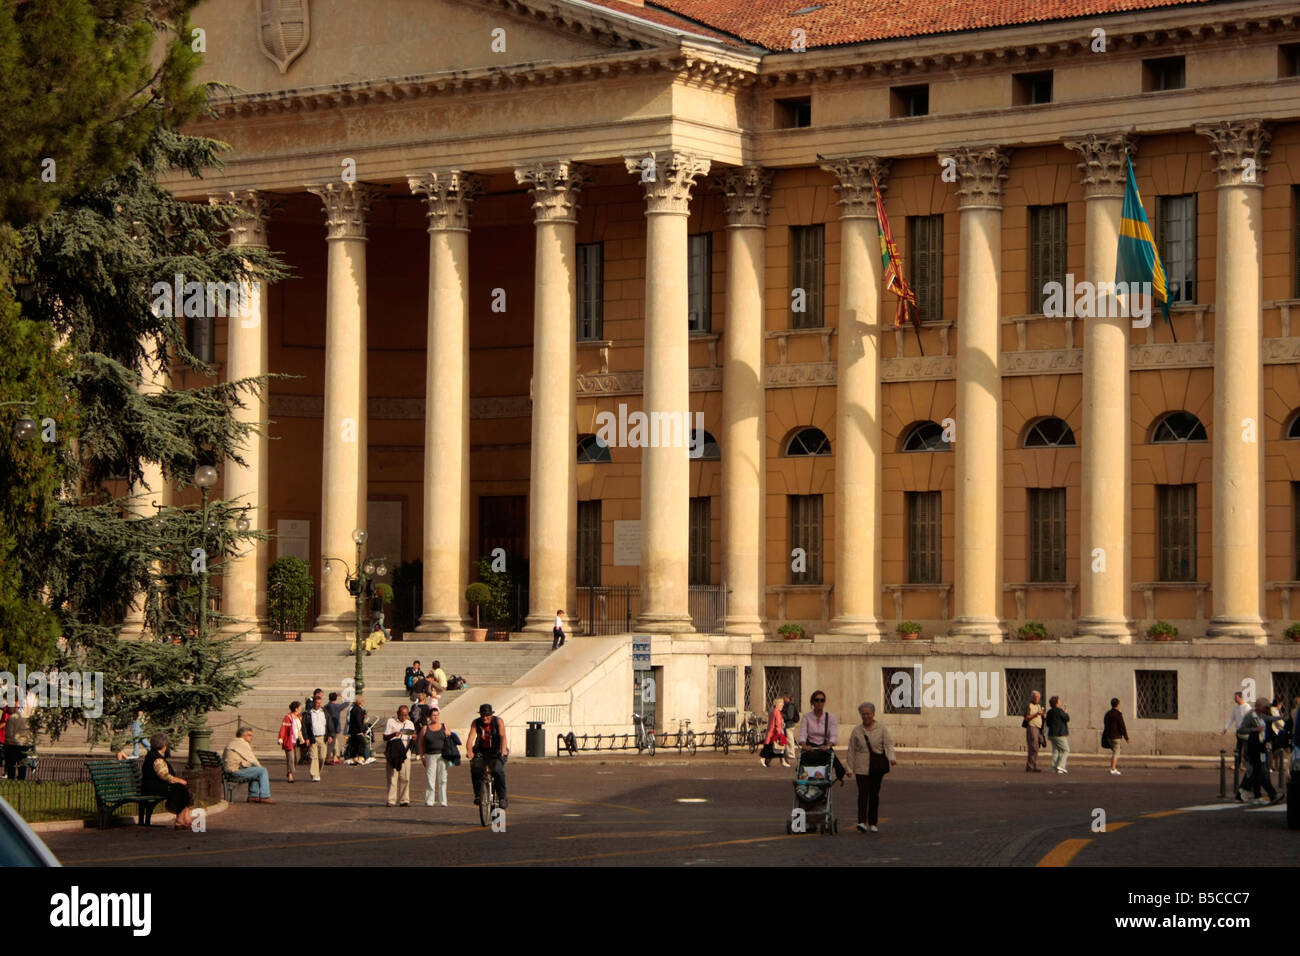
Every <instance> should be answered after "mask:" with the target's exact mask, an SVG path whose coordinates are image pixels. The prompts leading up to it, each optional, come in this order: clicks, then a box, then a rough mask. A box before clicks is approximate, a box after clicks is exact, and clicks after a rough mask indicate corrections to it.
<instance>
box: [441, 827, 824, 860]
mask: <svg viewBox="0 0 1300 956" xmlns="http://www.w3.org/2000/svg"><path fill="white" fill-rule="evenodd" d="M807 835H808V834H806V833H793V834H783V835H778V836H770V837H751V838H750V839H747V840H721V841H719V842H717V843H684V844H681V845H679V846H663V847H655V848H653V849H649V850H615V851H614V852H612V853H588V854H586V855H585V856H555V857H539V858H536V859H531V860H498V861H494V862H492V863H443V864H441V865H442V866H444V867H446V866H454V867H470V866H527V865H529V864H533V863H577V862H580V861H582V860H608V859H611V858H613V857H616V856H644V855H646V854H650V853H675V852H676V851H678V850H703V849H707V848H709V847H715V846H737V845H738V844H742V843H775V842H777V841H778V840H797V839H800V838H803V837H806V836H807Z"/></svg>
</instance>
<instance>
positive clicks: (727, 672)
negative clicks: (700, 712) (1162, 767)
mask: <svg viewBox="0 0 1300 956" xmlns="http://www.w3.org/2000/svg"><path fill="white" fill-rule="evenodd" d="M713 691H714V697H713V700H714V707H713V709H714V710H716V711H720V712H722V726H723V727H725V728H726V729H727V730H735V729H736V710H737V708H736V667H735V665H734V664H733V665H729V666H719V667H715V668H714V669H713Z"/></svg>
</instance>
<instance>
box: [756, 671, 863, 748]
mask: <svg viewBox="0 0 1300 956" xmlns="http://www.w3.org/2000/svg"><path fill="white" fill-rule="evenodd" d="M763 686H764V690H765V691H766V693H765V694H764V695H763V699H762V700H761V701H759V702H758V703H759V706H760V707H762V708H764V709H766V708H768V707H771V706H772V701H774V700H776V699H777V697H779V696H783V695H785V694H789V695H790V699H791V700H792V701H794V703H795V706H796V707H798V708H799V713H801V714H802V713H803V712H804V710H805V709H808V708H811V706H812V705H811V704H809V703H808V702H807V701H805V700H804V699H803V671H802V669H801V668H798V667H764V668H763ZM845 739H846V740H847V739H848V738H847V735H846V737H845Z"/></svg>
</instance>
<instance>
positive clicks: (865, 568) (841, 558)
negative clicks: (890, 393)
mask: <svg viewBox="0 0 1300 956" xmlns="http://www.w3.org/2000/svg"><path fill="white" fill-rule="evenodd" d="M822 169H826V170H829V171H830V172H833V173H834V174H835V176H836V178H837V179H838V180H839V182H838V184H837V185H836V187H835V190H836V192H838V193H839V194H840V198H839V207H840V324H839V330H838V337H839V349H838V353H837V367H836V373H837V385H836V389H835V442H836V443H835V448H834V451H835V617H834V618H833V619H832V620H831V633H832V634H849V635H853V636H854V637H857V638H859V639H862V640H866V641H878V640H880V636H881V634H882V633H884V622H883V621H882V620H881V617H880V597H881V593H880V585H881V578H880V569H881V544H880V514H881V511H880V509H881V500H880V491H881V480H880V477H881V458H880V453H881V428H880V334H881V325H880V282H881V275H882V273H883V270H884V266H883V264H882V262H881V254H880V233H879V227H878V226H877V225H876V200H875V194H874V192H873V191H872V188H871V177H872V176H873V175H874V176H875V177H876V181H877V182H878V183H880V187H881V189H884V188H885V179H886V178H887V177H888V175H889V160H882V159H877V158H875V157H870V156H863V157H858V158H855V159H839V160H831V161H829V162H826V163H823V164H822Z"/></svg>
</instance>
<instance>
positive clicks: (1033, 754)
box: [1020, 691, 1047, 773]
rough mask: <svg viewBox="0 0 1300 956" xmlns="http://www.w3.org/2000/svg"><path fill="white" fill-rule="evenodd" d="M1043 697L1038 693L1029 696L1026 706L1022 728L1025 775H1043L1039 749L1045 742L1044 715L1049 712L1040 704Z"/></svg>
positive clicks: (1031, 693) (1033, 692)
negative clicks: (1040, 766) (1039, 760)
mask: <svg viewBox="0 0 1300 956" xmlns="http://www.w3.org/2000/svg"><path fill="white" fill-rule="evenodd" d="M1042 699H1043V698H1042V695H1041V694H1039V693H1038V691H1032V692H1030V694H1029V703H1028V704H1026V705H1025V719H1024V720H1022V721H1021V722H1020V726H1021V727H1024V728H1025V754H1026V756H1025V773H1041V771H1040V770H1039V769H1038V748H1039V747H1041V746H1042V745H1043V744H1044V743H1045V741H1044V740H1043V715H1044V714H1046V713H1047V712H1046V711H1045V710H1044V709H1043V705H1042V704H1040V703H1039V701H1040V700H1042Z"/></svg>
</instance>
